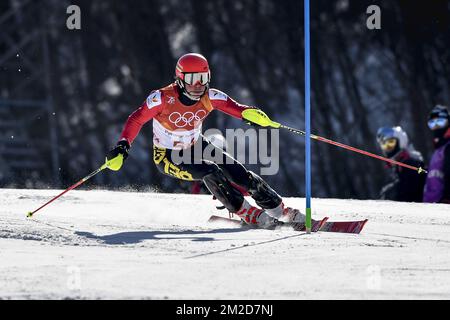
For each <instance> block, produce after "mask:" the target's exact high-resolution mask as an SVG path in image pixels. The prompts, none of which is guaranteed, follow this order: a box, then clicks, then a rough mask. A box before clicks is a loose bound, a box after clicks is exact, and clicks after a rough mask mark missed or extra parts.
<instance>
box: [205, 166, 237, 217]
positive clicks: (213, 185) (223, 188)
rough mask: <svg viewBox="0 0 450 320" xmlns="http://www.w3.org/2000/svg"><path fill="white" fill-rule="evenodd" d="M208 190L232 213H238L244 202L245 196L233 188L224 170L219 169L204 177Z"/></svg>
mask: <svg viewBox="0 0 450 320" xmlns="http://www.w3.org/2000/svg"><path fill="white" fill-rule="evenodd" d="M203 182H204V183H205V185H206V187H207V188H208V190H209V191H210V192H211V193H212V194H213V195H214V196H215V197H216V198H217V199H218V200H219V201H220V202H221V203H222V204H223V205H224V206H225V207H226V208H227V209H228V210H229V211H230V212H233V213H234V212H237V211H238V210H239V209H240V208H241V206H242V203H243V202H244V196H243V195H242V193H240V192H239V191H238V190H236V189H235V188H233V186H232V185H231V184H230V182H229V181H228V179H227V178H226V177H225V175H224V174H223V172H222V170H221V169H220V168H219V167H217V168H216V170H213V171H212V172H211V173H209V174H207V175H205V176H204V177H203Z"/></svg>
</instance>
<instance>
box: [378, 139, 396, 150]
mask: <svg viewBox="0 0 450 320" xmlns="http://www.w3.org/2000/svg"><path fill="white" fill-rule="evenodd" d="M379 144H380V147H381V149H382V150H383V151H391V150H394V148H395V146H396V145H397V139H396V138H389V139H386V140H381V141H380V142H379Z"/></svg>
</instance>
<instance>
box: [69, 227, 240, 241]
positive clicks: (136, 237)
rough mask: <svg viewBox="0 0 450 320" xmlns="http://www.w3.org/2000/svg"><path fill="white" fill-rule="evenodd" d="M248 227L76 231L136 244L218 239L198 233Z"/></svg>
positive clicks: (225, 231)
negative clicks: (159, 241)
mask: <svg viewBox="0 0 450 320" xmlns="http://www.w3.org/2000/svg"><path fill="white" fill-rule="evenodd" d="M246 230H247V229H239V228H228V229H214V230H207V231H195V230H183V231H131V232H120V233H114V234H109V235H104V236H98V235H95V234H93V233H91V232H83V231H76V232H75V234H76V235H77V236H81V237H85V238H87V239H95V240H100V241H103V243H105V244H111V245H114V244H135V243H139V242H142V241H144V240H171V239H186V240H192V241H216V239H215V238H213V237H199V236H197V235H203V234H211V233H212V234H214V233H236V232H243V231H246ZM179 236H187V237H179Z"/></svg>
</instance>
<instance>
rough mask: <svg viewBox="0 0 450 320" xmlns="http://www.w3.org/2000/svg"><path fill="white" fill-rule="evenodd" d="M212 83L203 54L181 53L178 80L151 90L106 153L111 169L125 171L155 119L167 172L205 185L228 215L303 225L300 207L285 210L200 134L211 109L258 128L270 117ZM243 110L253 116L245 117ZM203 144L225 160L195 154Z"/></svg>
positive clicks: (157, 156) (157, 152) (268, 224)
mask: <svg viewBox="0 0 450 320" xmlns="http://www.w3.org/2000/svg"><path fill="white" fill-rule="evenodd" d="M210 80H211V72H210V68H209V65H208V61H207V59H206V58H205V57H204V56H202V55H200V54H197V53H188V54H185V55H183V56H182V57H181V58H180V59H179V60H178V62H177V64H176V68H175V82H174V83H171V84H170V85H168V86H166V87H163V88H161V89H158V90H154V91H152V92H151V93H150V95H149V96H148V98H147V99H146V101H145V102H144V103H143V104H142V105H141V106H140V107H139V108H138V109H137V110H136V111H134V112H133V113H132V114H131V115H130V116H129V117H128V120H127V121H126V124H125V126H124V128H123V131H122V134H121V136H120V139H119V141H118V142H117V145H116V147H115V148H113V149H112V150H111V151H110V152H109V153H108V154H107V157H106V158H107V161H110V160H114V161H112V165H110V166H109V169H111V170H119V169H120V168H121V167H122V163H123V160H125V159H126V158H127V156H128V153H129V150H130V147H131V145H132V143H133V141H134V139H135V138H136V136H137V135H138V133H139V131H140V130H141V128H142V126H143V125H144V124H145V123H147V122H148V121H150V120H153V160H154V162H155V164H156V166H157V168H158V169H159V171H161V172H162V173H163V174H165V175H169V176H171V177H174V178H177V179H182V180H187V181H198V180H201V181H203V182H204V184H205V185H206V186H207V188H208V190H209V191H210V192H211V193H212V194H213V195H214V197H215V198H217V199H218V200H219V201H220V202H221V203H222V204H223V206H225V208H226V209H228V210H229V211H230V213H233V214H236V215H238V216H239V217H240V218H241V219H242V220H243V221H245V222H246V223H247V224H249V225H253V226H257V227H261V228H272V227H273V226H274V225H276V223H277V221H278V220H281V221H286V222H293V221H295V222H304V221H305V216H304V215H303V214H302V213H301V212H300V211H299V210H297V209H292V208H289V207H285V206H284V204H283V200H282V198H281V197H280V196H279V195H278V194H277V193H276V192H275V191H274V190H273V189H272V188H271V187H270V186H269V185H268V184H267V182H265V181H264V180H263V179H262V178H261V177H260V176H258V175H257V174H255V173H254V172H252V171H249V170H247V169H246V168H245V167H244V166H243V165H242V164H241V163H239V162H238V161H237V160H236V159H234V158H232V157H231V155H230V154H228V153H226V152H225V151H224V150H222V149H221V148H219V147H217V146H214V145H213V144H212V143H211V142H210V141H209V140H208V139H205V138H204V137H203V136H202V135H201V129H202V122H203V121H204V120H205V118H206V117H207V116H208V114H209V113H210V112H211V111H213V110H219V111H221V112H224V113H226V114H228V115H231V116H233V117H235V118H238V119H242V120H244V121H246V122H247V123H251V124H254V125H259V124H261V123H263V118H267V115H266V114H265V113H264V112H262V111H261V110H259V109H257V108H255V107H251V106H247V105H243V104H239V103H237V102H236V101H235V100H233V99H232V98H230V97H229V96H228V95H227V94H225V93H223V92H221V91H219V90H217V89H212V88H210ZM244 110H252V112H249V114H248V115H246V117H245V118H244V117H243V115H242V112H243V111H244ZM253 110H254V112H253ZM199 144H200V147H201V149H202V150H205V149H206V148H209V149H208V150H211V149H212V150H213V152H211V155H212V156H213V159H217V156H219V158H221V159H222V160H223V161H216V162H218V163H215V162H214V161H212V160H211V159H209V158H208V157H205V156H204V155H203V152H201V155H200V156H199V155H198V152H197V153H196V152H195V148H196V146H197V147H198V145H199ZM174 152H177V154H178V155H179V156H180V157H183V156H188V158H189V161H184V162H181V163H176V162H175V161H174V159H173V154H174ZM183 159H184V158H183ZM242 189H243V190H245V191H246V192H248V194H249V195H251V197H252V198H253V199H254V200H255V202H256V204H257V205H258V206H259V207H261V208H257V207H254V206H252V205H251V204H250V203H249V202H248V201H247V200H246V199H245V198H244V196H243V193H242V192H241V191H242ZM313 222H314V221H313Z"/></svg>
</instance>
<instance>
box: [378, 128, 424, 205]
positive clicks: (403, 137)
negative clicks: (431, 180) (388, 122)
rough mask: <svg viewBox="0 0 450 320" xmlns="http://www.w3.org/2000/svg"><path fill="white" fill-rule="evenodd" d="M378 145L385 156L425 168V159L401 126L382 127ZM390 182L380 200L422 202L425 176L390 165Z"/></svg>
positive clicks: (379, 132)
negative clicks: (410, 141)
mask: <svg viewBox="0 0 450 320" xmlns="http://www.w3.org/2000/svg"><path fill="white" fill-rule="evenodd" d="M377 143H378V146H379V147H380V148H381V150H382V152H383V154H384V155H385V156H386V157H388V158H390V159H393V160H396V161H399V162H403V163H405V164H408V165H411V166H414V167H420V168H423V167H424V162H423V157H422V154H421V153H420V152H418V151H417V150H415V149H414V146H413V145H412V144H410V143H409V140H408V135H407V134H406V132H405V131H404V130H403V129H402V128H401V127H399V126H397V127H382V128H379V129H378V131H377ZM386 166H387V168H389V169H390V174H389V176H390V181H389V183H387V184H386V185H385V186H384V187H383V188H382V189H381V192H380V198H381V199H385V200H393V201H405V202H422V197H423V188H424V185H425V176H424V175H422V174H417V172H414V171H412V170H407V169H405V168H403V167H401V166H398V165H392V164H390V163H388V164H387V165H386Z"/></svg>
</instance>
